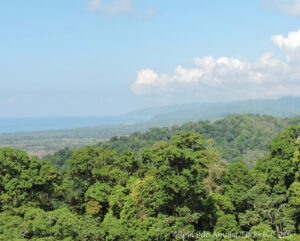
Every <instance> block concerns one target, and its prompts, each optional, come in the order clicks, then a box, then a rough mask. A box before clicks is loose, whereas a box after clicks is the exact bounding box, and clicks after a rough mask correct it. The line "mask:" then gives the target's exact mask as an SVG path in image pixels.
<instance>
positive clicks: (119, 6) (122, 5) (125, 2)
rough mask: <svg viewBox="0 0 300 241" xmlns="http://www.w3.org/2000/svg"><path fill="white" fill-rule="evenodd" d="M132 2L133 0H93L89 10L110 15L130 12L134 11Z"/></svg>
mask: <svg viewBox="0 0 300 241" xmlns="http://www.w3.org/2000/svg"><path fill="white" fill-rule="evenodd" d="M132 4H133V0H114V1H108V0H91V1H90V2H89V6H88V10H89V11H92V12H100V13H104V14H108V15H114V14H120V13H130V12H131V11H132Z"/></svg>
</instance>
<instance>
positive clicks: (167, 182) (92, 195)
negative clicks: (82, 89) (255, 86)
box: [0, 116, 300, 241]
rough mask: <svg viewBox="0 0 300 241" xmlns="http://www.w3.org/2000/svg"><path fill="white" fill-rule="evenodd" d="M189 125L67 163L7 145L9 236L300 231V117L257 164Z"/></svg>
mask: <svg viewBox="0 0 300 241" xmlns="http://www.w3.org/2000/svg"><path fill="white" fill-rule="evenodd" d="M232 118H234V116H233V117H232ZM240 118H241V116H240ZM256 118H259V116H256ZM260 118H262V117H260ZM263 118H266V120H268V118H270V117H263ZM226 123H227V124H228V125H229V126H230V123H232V121H231V119H230V118H229V119H228V120H227V122H226ZM233 123H235V122H233ZM206 124H207V123H206ZM187 125H188V124H187ZM240 125H241V124H240ZM188 126H189V125H188ZM225 126H226V125H225ZM272 128H273V127H272ZM175 129H176V128H175ZM258 129H259V128H258ZM263 129H265V128H263ZM162 130H166V129H162ZM221 130H223V129H221ZM272 130H273V129H272ZM181 131H182V133H179V134H175V135H173V136H170V137H168V140H167V141H164V140H160V141H158V142H155V143H154V144H153V145H151V147H145V148H141V149H140V148H138V149H137V150H138V152H135V151H132V150H126V151H122V150H118V149H117V148H116V147H114V150H110V149H108V148H107V147H105V148H102V147H99V146H87V147H83V148H80V149H77V150H75V151H74V152H73V153H72V154H71V156H70V157H69V158H68V160H67V163H68V165H66V166H65V167H64V169H63V170H62V171H57V170H56V169H55V166H53V164H51V162H49V161H38V160H37V158H35V157H29V156H28V155H27V153H26V152H24V151H20V150H16V149H11V148H2V149H0V167H1V168H0V180H1V182H0V240H24V241H25V240H53V241H54V240H80V241H84V240H145V241H146V240H209V241H213V240H214V241H217V240H220V239H222V240H236V241H241V240H247V241H256V240H257V241H261V240H274V241H275V240H285V241H288V240H289V241H297V240H299V238H300V237H299V230H300V213H299V210H300V172H299V170H300V154H299V153H300V126H297V125H292V126H290V127H289V128H287V129H286V130H284V131H283V132H282V133H281V134H279V135H278V136H276V137H275V138H274V139H273V140H272V142H271V144H270V147H269V150H268V152H267V154H266V155H265V156H264V158H262V159H259V161H258V162H257V163H256V165H255V167H254V168H248V167H247V166H246V164H245V163H244V162H243V161H235V162H233V163H231V164H229V165H226V164H225V163H224V162H223V161H222V159H221V155H220V154H219V152H218V150H217V149H216V148H215V147H214V144H213V142H212V141H210V140H207V139H205V137H204V136H202V135H200V134H198V133H195V132H191V131H187V132H184V131H183V130H181ZM149 133H151V132H148V135H149ZM152 133H157V132H152ZM158 133H161V132H158ZM112 141H116V140H112ZM65 154H66V155H67V156H68V155H70V153H69V152H66V153H65ZM201 235H204V236H201Z"/></svg>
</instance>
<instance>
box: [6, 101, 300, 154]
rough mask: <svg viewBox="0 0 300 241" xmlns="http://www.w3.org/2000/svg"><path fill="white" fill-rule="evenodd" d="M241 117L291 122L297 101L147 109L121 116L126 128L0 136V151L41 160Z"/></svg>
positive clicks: (299, 105) (299, 108)
mask: <svg viewBox="0 0 300 241" xmlns="http://www.w3.org/2000/svg"><path fill="white" fill-rule="evenodd" d="M241 113H252V114H261V115H263V114H265V115H271V116H274V117H277V118H290V117H293V116H296V115H299V114H300V98H296V97H284V98H280V99H273V100H244V101H233V102H223V103H194V104H185V105H176V106H166V107H157V108H149V109H143V110H139V111H134V112H131V113H128V114H127V115H125V116H120V118H121V119H122V120H126V122H125V123H127V124H125V123H123V124H121V125H99V126H90V127H82V128H75V129H65V130H52V131H37V132H24V133H11V134H0V147H5V146H7V145H9V146H11V147H14V148H19V149H22V150H26V151H27V152H28V153H29V154H30V155H37V156H39V157H42V156H45V155H46V154H53V153H54V152H55V151H58V150H60V149H62V148H64V147H71V148H78V147H81V146H85V145H91V144H94V143H97V142H100V141H104V140H107V139H109V138H111V137H113V136H124V135H130V134H132V133H134V132H145V131H147V130H149V129H150V128H151V127H172V126H173V125H182V124H183V123H186V122H191V121H192V122H198V121H200V120H201V121H205V120H209V121H216V120H219V119H223V118H226V117H227V116H230V115H232V114H241ZM128 121H130V123H131V124H129V123H128ZM249 155H251V154H249Z"/></svg>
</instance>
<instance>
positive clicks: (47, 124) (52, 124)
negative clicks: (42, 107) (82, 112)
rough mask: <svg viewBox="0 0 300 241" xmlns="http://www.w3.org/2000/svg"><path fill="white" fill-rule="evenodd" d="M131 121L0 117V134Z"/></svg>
mask: <svg viewBox="0 0 300 241" xmlns="http://www.w3.org/2000/svg"><path fill="white" fill-rule="evenodd" d="M128 123H132V120H130V119H129V118H127V117H42V118H36V117H30V118H0V134H4V133H17V132H32V131H46V130H60V129H73V128H79V127H90V126H99V125H119V124H128Z"/></svg>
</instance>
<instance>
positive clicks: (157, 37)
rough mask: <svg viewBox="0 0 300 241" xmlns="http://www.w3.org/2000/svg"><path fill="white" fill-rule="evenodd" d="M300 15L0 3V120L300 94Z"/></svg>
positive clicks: (281, 9)
mask: <svg viewBox="0 0 300 241" xmlns="http://www.w3.org/2000/svg"><path fill="white" fill-rule="evenodd" d="M299 16H300V1H298V0H290V1H289V0H287V1H285V0H283V1H276V0H269V1H264V0H244V1H240V0H226V1H223V0H187V1H182V0H164V1H161V0H160V1H158V0H152V1H146V0H135V1H134V0H72V1H71V0H64V1H61V0H51V1H40V0H27V1H21V0H19V1H8V0H6V1H1V3H0V36H1V38H0V54H1V55H0V56H1V58H0V84H1V88H0V107H1V109H2V112H1V114H0V117H23V116H104V115H116V114H123V113H126V112H128V111H131V110H134V109H139V108H144V107H149V106H157V105H171V104H181V103H189V102H203V101H230V100H237V99H247V98H277V97H280V96H284V95H298V94H297V93H300V89H299V87H300V85H299V81H298V76H297V74H298V75H299V77H300V74H299V73H298V71H297V67H298V66H299V63H300V51H299V48H300V32H298V30H299V29H300V18H299ZM298 47H299V48H298Z"/></svg>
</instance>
